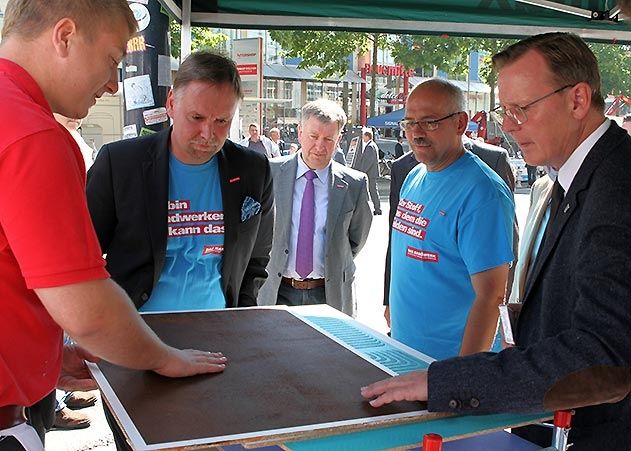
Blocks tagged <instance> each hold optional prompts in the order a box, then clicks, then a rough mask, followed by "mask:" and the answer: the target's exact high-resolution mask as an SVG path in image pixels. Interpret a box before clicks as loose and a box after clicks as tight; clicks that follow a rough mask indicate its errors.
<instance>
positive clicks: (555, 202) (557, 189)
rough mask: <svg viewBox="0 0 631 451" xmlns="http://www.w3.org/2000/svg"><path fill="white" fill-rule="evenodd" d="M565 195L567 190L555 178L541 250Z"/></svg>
mask: <svg viewBox="0 0 631 451" xmlns="http://www.w3.org/2000/svg"><path fill="white" fill-rule="evenodd" d="M564 197H565V191H564V190H563V188H562V187H561V184H560V183H559V181H558V180H555V181H554V185H553V186H552V194H551V196H550V216H548V224H546V230H545V231H544V232H543V238H542V239H541V244H540V245H539V252H541V250H542V249H543V244H544V243H545V242H546V240H547V239H548V238H549V235H550V231H551V230H552V224H553V223H554V221H555V219H556V216H557V213H558V212H559V207H560V206H561V203H562V202H563V198H564Z"/></svg>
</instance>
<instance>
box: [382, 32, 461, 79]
mask: <svg viewBox="0 0 631 451" xmlns="http://www.w3.org/2000/svg"><path fill="white" fill-rule="evenodd" d="M391 49H392V56H393V57H394V59H395V61H396V62H397V63H399V64H402V65H403V66H405V67H406V68H408V69H417V70H418V69H423V70H424V71H426V72H427V71H429V72H432V71H433V69H434V67H435V68H437V69H438V70H441V71H443V72H446V73H447V74H449V75H463V74H466V73H467V55H468V47H467V43H466V41H465V40H464V38H458V37H453V36H421V35H401V36H398V38H395V39H394V40H393V41H392V42H391Z"/></svg>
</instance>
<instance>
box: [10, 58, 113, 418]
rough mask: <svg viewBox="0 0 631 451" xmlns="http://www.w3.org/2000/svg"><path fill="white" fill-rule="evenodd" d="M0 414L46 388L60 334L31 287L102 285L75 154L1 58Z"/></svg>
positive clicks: (34, 90)
mask: <svg viewBox="0 0 631 451" xmlns="http://www.w3.org/2000/svg"><path fill="white" fill-rule="evenodd" d="M0 92H1V93H2V102H0V131H1V132H0V406H5V405H13V404H15V405H23V406H29V405H32V404H34V403H35V402H37V401H38V400H40V399H41V398H42V397H44V396H45V395H46V394H48V393H49V392H50V391H52V390H53V389H54V388H55V385H56V383H57V378H58V377H59V370H60V367H61V349H62V335H63V332H62V330H61V329H60V328H59V326H58V325H57V324H56V323H55V322H54V321H53V319H52V318H51V317H50V315H49V314H48V312H47V311H46V309H45V308H44V306H43V305H42V303H41V302H40V300H39V298H38V297H37V295H36V294H35V292H34V291H33V289H34V288H47V287H57V286H63V285H69V284H73V283H78V282H83V281H88V280H95V279H105V278H107V277H108V274H107V272H106V271H105V262H104V260H103V258H102V255H101V249H100V246H99V243H98V240H97V238H96V234H95V233H94V229H93V227H92V222H91V220H90V216H89V214H88V208H87V203H86V199H85V169H84V163H83V158H82V157H81V152H80V151H79V147H78V146H77V144H76V143H75V141H74V139H73V138H72V136H71V135H70V134H69V133H68V132H67V131H66V130H65V129H64V128H63V127H62V126H61V125H59V124H58V123H57V122H56V121H55V119H54V118H53V115H52V112H51V110H50V107H49V105H48V102H47V101H46V99H45V98H44V94H43V93H42V91H41V89H40V88H39V86H38V85H37V83H36V82H35V80H33V78H31V76H30V75H29V74H28V73H27V72H26V71H25V70H24V69H22V68H21V67H20V66H18V65H16V64H15V63H13V62H11V61H8V60H5V59H1V58H0Z"/></svg>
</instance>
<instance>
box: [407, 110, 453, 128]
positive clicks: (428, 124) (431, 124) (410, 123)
mask: <svg viewBox="0 0 631 451" xmlns="http://www.w3.org/2000/svg"><path fill="white" fill-rule="evenodd" d="M460 113H462V111H456V112H455V113H451V114H448V115H447V116H445V117H441V118H440V119H434V120H433V121H415V120H414V119H404V120H402V121H400V122H399V127H401V128H402V129H403V130H412V129H413V128H414V127H416V126H417V125H418V126H419V127H420V128H421V130H424V131H426V132H431V131H433V130H436V129H437V128H438V123H439V122H441V121H444V120H445V119H449V118H450V117H452V116H455V115H456V114H460Z"/></svg>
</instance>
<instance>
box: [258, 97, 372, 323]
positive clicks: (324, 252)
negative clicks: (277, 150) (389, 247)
mask: <svg viewBox="0 0 631 451" xmlns="http://www.w3.org/2000/svg"><path fill="white" fill-rule="evenodd" d="M345 123H346V114H345V113H344V111H343V110H342V108H341V107H340V106H339V105H338V104H336V103H335V102H332V101H330V100H324V99H320V100H316V101H313V102H309V103H307V104H306V105H305V106H304V107H303V108H302V121H301V124H300V127H299V129H298V140H299V141H300V145H301V149H300V152H298V153H296V154H293V155H288V156H286V157H282V158H278V159H272V160H271V161H270V164H271V169H272V178H273V181H274V202H275V206H276V222H275V228H274V237H273V240H272V252H271V256H270V257H271V258H270V262H269V264H268V266H267V272H268V274H269V277H268V279H267V280H266V282H265V283H264V284H263V286H262V287H261V290H260V292H259V297H258V303H259V305H274V304H282V305H305V304H323V303H327V304H329V305H331V306H332V307H335V308H336V309H338V310H341V311H342V312H344V313H346V314H348V315H351V316H352V315H354V314H355V301H354V299H353V289H352V283H353V279H354V275H355V263H354V262H353V259H354V258H355V256H356V255H357V253H358V252H359V251H360V250H361V248H362V247H363V246H364V243H365V242H366V239H367V237H368V232H369V231H370V225H371V222H372V214H371V212H370V206H369V204H368V192H367V189H366V183H367V180H366V176H365V175H364V174H362V173H361V172H358V171H355V170H353V169H349V168H346V167H344V166H342V165H341V164H339V163H337V162H335V161H332V157H333V154H334V152H335V150H336V148H337V145H338V142H339V139H340V131H341V129H342V127H343V126H344V124H345Z"/></svg>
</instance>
